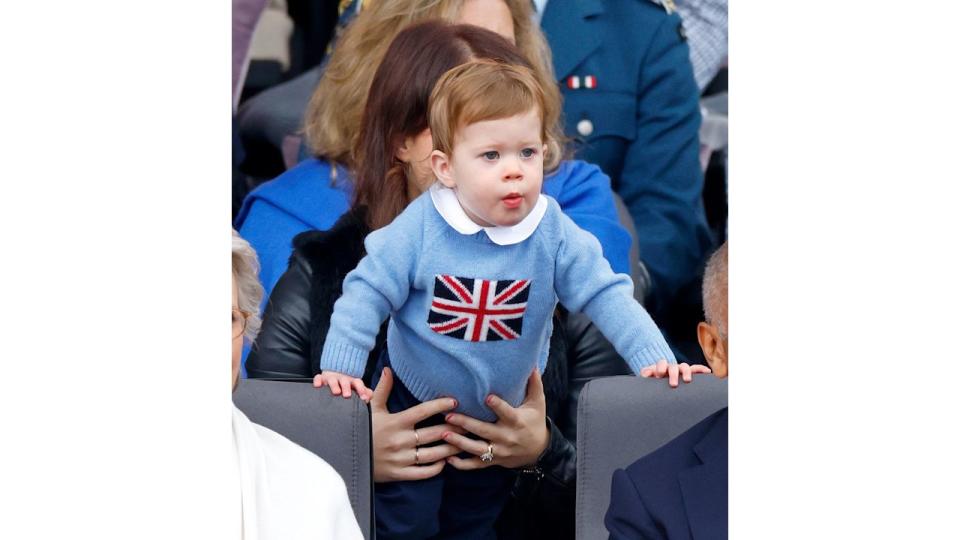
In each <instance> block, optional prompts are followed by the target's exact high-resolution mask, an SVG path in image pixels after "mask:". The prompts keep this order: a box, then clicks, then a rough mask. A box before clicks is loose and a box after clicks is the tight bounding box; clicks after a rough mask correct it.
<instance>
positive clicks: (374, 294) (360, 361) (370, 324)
mask: <svg viewBox="0 0 960 540" xmlns="http://www.w3.org/2000/svg"><path fill="white" fill-rule="evenodd" d="M421 208H422V205H418V204H411V205H410V206H408V207H407V209H406V210H405V211H404V212H403V213H402V214H400V216H398V217H397V218H396V219H395V220H394V221H393V222H392V223H391V224H390V225H387V226H386V227H384V228H382V229H379V230H377V231H374V232H372V233H370V234H369V235H368V236H367V238H366V240H365V241H364V247H365V248H366V252H367V254H366V256H365V257H364V258H363V259H361V260H360V263H359V264H358V265H357V267H356V268H355V269H354V270H353V271H351V272H350V273H349V274H347V277H346V278H345V279H344V281H343V295H342V296H341V297H340V299H338V300H337V302H336V303H335V304H334V306H333V316H332V317H331V318H330V330H329V331H328V332H327V339H326V341H325V342H324V344H323V352H322V353H321V356H320V369H321V370H332V371H337V372H340V373H345V374H347V375H351V376H354V377H360V376H362V375H363V368H364V366H365V364H366V361H367V356H368V355H369V354H370V350H371V349H373V346H374V342H375V340H376V337H377V333H378V332H379V331H380V325H381V324H382V323H383V321H384V320H385V319H386V318H387V316H388V315H390V313H391V312H393V311H397V310H398V309H400V307H401V306H402V305H403V304H404V302H406V300H407V297H408V296H409V294H410V287H411V285H412V283H413V280H414V276H415V275H416V268H417V263H418V261H419V258H420V251H421V245H422V239H423V218H422V215H423V213H422V211H421Z"/></svg>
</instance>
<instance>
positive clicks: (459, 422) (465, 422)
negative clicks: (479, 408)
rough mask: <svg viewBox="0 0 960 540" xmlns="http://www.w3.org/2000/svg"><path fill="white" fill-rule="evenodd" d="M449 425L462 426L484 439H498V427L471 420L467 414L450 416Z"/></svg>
mask: <svg viewBox="0 0 960 540" xmlns="http://www.w3.org/2000/svg"><path fill="white" fill-rule="evenodd" d="M491 408H492V407H491ZM498 415H499V414H498ZM447 423H448V424H452V425H454V426H460V427H462V428H464V429H465V430H467V431H469V432H470V433H473V434H474V435H477V436H479V437H483V438H484V439H496V438H497V427H496V426H495V425H494V424H491V423H489V422H483V421H481V420H477V419H476V418H471V417H469V416H467V415H465V414H457V413H451V414H448V415H447ZM441 435H442V434H441Z"/></svg>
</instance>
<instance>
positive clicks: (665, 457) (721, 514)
mask: <svg viewBox="0 0 960 540" xmlns="http://www.w3.org/2000/svg"><path fill="white" fill-rule="evenodd" d="M727 456H728V450H727V409H726V408H724V409H722V410H720V411H718V412H716V413H714V414H712V415H710V416H708V417H707V418H706V419H704V420H703V421H701V422H700V423H698V424H697V425H695V426H693V427H692V428H690V429H689V430H687V431H685V432H684V433H683V434H681V435H680V436H678V437H677V438H675V439H674V440H672V441H670V442H669V443H667V444H665V445H664V446H662V447H661V448H659V449H658V450H656V451H654V452H653V453H651V454H650V455H648V456H646V457H643V458H641V459H639V460H637V461H636V462H634V463H633V464H632V465H630V466H629V467H627V468H626V470H624V469H617V471H616V472H614V473H613V483H612V486H611V492H610V508H609V509H608V510H607V515H606V517H605V518H604V524H605V525H606V527H607V530H608V531H609V532H610V539H611V540H627V539H637V538H646V539H654V538H662V539H670V540H682V539H691V538H696V539H697V540H701V539H726V538H727Z"/></svg>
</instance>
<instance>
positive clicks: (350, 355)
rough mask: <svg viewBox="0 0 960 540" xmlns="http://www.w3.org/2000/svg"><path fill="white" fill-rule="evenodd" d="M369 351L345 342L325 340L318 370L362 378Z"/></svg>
mask: <svg viewBox="0 0 960 540" xmlns="http://www.w3.org/2000/svg"><path fill="white" fill-rule="evenodd" d="M369 355H370V351H366V350H364V349H360V348H357V347H354V346H353V345H351V344H349V343H346V342H343V341H341V342H333V343H331V342H330V340H327V342H326V343H324V345H323V354H322V355H321V356H320V369H322V370H324V371H327V370H330V371H336V372H337V373H343V374H344V375H349V376H351V377H362V376H363V368H364V366H365V365H366V362H367V357H368V356H369Z"/></svg>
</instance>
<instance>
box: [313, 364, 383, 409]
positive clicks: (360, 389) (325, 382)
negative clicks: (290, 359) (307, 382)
mask: <svg viewBox="0 0 960 540" xmlns="http://www.w3.org/2000/svg"><path fill="white" fill-rule="evenodd" d="M313 386H314V387H315V388H322V387H323V386H329V387H330V392H331V393H332V394H333V395H335V396H340V395H342V396H343V397H345V398H349V397H350V389H351V388H353V389H354V390H356V391H357V395H358V396H360V399H362V400H363V401H364V402H368V401H370V398H371V397H372V396H373V392H372V391H371V390H370V389H369V388H367V385H365V384H363V379H361V378H359V377H351V376H349V375H345V374H343V373H337V372H336V371H329V370H327V371H324V372H323V373H317V374H316V375H314V376H313Z"/></svg>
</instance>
